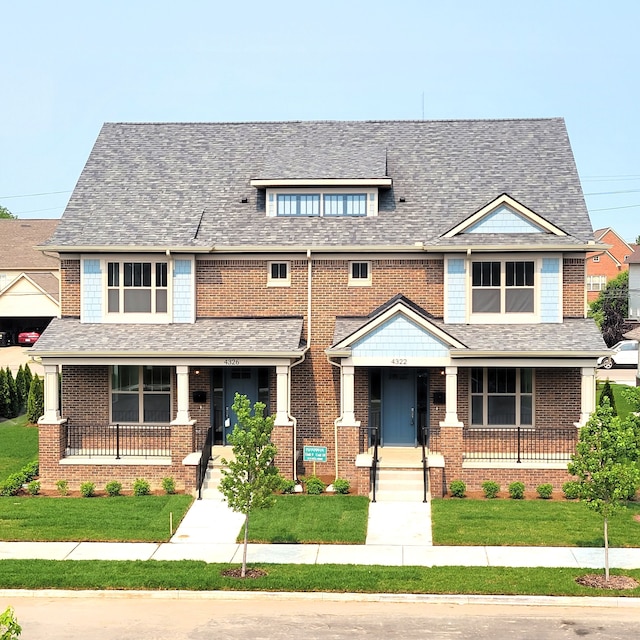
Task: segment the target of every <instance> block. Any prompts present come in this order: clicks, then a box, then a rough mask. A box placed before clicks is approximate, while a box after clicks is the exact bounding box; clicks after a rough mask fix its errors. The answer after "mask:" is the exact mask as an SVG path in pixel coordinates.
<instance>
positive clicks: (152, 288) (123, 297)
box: [107, 262, 167, 313]
mask: <svg viewBox="0 0 640 640" xmlns="http://www.w3.org/2000/svg"><path fill="white" fill-rule="evenodd" d="M107 287H108V292H107V310H108V312H109V313H166V312H167V263H166V262H109V263H108V264H107Z"/></svg>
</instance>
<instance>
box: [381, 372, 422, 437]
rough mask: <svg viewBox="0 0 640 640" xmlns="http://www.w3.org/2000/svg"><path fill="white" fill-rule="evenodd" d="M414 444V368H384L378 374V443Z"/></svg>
mask: <svg viewBox="0 0 640 640" xmlns="http://www.w3.org/2000/svg"><path fill="white" fill-rule="evenodd" d="M415 444H416V372H415V370H414V369H386V370H385V371H384V373H383V376H382V445H383V446H385V447H389V446H392V447H393V446H396V447H413V446H414V445H415Z"/></svg>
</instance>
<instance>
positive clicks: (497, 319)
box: [444, 253, 563, 324]
mask: <svg viewBox="0 0 640 640" xmlns="http://www.w3.org/2000/svg"><path fill="white" fill-rule="evenodd" d="M460 258H461V256H460V255H459V254H449V255H447V256H445V270H444V271H445V292H446V293H445V295H448V291H449V285H448V276H449V274H448V271H447V263H448V260H450V259H453V260H456V259H458V260H459V259H460ZM465 258H466V259H465V282H466V289H465V293H460V294H459V295H465V296H466V300H465V314H466V322H467V323H468V324H537V323H539V322H540V318H541V294H542V289H541V278H542V265H543V259H544V258H555V259H557V260H558V261H559V273H558V277H559V279H560V286H559V287H558V305H559V308H560V309H562V296H563V291H562V279H563V278H562V255H561V254H557V253H545V254H540V253H535V254H530V253H522V254H513V253H510V254H506V253H471V254H469V255H467V256H465ZM487 261H493V262H500V263H501V273H502V276H503V277H504V269H505V267H504V263H505V262H533V263H534V271H533V273H534V280H533V282H534V284H533V290H534V293H533V308H534V312H533V313H506V312H504V311H501V312H500V313H473V312H472V310H471V309H472V307H471V302H472V294H473V287H472V277H473V274H472V266H471V263H472V262H487ZM502 281H503V282H504V280H502ZM504 290H505V285H504V284H501V291H502V292H503V293H502V295H503V302H504ZM447 307H448V305H447V304H446V301H445V313H446V309H447ZM502 308H504V306H502ZM445 322H447V319H446V318H445Z"/></svg>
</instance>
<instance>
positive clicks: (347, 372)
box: [339, 364, 360, 427]
mask: <svg viewBox="0 0 640 640" xmlns="http://www.w3.org/2000/svg"><path fill="white" fill-rule="evenodd" d="M355 369H356V368H355V367H354V366H353V365H348V364H345V365H342V367H341V375H342V384H341V385H340V386H341V390H342V418H341V419H340V421H339V424H340V425H341V426H349V427H359V426H360V422H359V421H358V420H356V413H355V398H356V396H355V384H354V380H355Z"/></svg>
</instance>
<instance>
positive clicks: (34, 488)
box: [27, 480, 40, 496]
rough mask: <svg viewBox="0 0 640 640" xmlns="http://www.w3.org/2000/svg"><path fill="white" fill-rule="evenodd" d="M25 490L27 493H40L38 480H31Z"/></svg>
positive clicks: (33, 494) (35, 494)
mask: <svg viewBox="0 0 640 640" xmlns="http://www.w3.org/2000/svg"><path fill="white" fill-rule="evenodd" d="M27 491H28V492H29V495H32V496H37V495H38V494H39V493H40V482H39V481H38V480H32V481H31V482H30V483H29V484H28V485H27Z"/></svg>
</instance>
